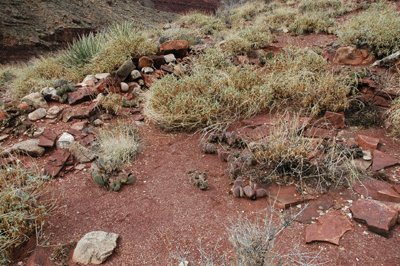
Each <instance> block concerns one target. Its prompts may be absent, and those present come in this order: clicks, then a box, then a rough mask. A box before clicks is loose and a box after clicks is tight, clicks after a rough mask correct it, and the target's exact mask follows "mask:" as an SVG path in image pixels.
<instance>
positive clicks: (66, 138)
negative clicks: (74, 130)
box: [57, 132, 75, 149]
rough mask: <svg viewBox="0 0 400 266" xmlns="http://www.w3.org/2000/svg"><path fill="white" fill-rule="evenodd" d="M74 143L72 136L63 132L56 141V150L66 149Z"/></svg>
mask: <svg viewBox="0 0 400 266" xmlns="http://www.w3.org/2000/svg"><path fill="white" fill-rule="evenodd" d="M74 141H75V138H74V136H72V135H71V134H69V133H66V132H64V133H63V134H62V135H61V137H60V138H59V139H58V141H57V148H60V149H68V148H69V146H70V145H71V143H72V142H74Z"/></svg>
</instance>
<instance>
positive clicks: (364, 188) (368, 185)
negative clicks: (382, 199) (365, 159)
mask: <svg viewBox="0 0 400 266" xmlns="http://www.w3.org/2000/svg"><path fill="white" fill-rule="evenodd" d="M391 188H392V186H391V185H390V184H389V183H387V182H384V181H380V180H376V179H370V180H365V181H362V182H361V181H358V182H357V183H356V184H354V186H353V189H354V190H355V191H356V192H357V193H360V194H361V195H363V196H364V197H371V198H373V199H378V191H383V190H386V189H391Z"/></svg>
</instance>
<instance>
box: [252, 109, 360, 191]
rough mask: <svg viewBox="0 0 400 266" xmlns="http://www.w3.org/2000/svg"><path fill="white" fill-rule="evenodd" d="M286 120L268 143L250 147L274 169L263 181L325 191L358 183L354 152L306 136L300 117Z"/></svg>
mask: <svg viewBox="0 0 400 266" xmlns="http://www.w3.org/2000/svg"><path fill="white" fill-rule="evenodd" d="M282 117H283V118H282V119H281V121H279V122H278V123H277V125H276V126H274V127H272V128H271V131H270V134H269V136H268V137H267V138H266V139H265V140H261V141H258V142H253V143H251V144H249V148H250V149H251V151H252V153H253V156H254V158H255V159H256V160H257V161H258V162H259V163H260V165H263V166H265V167H266V168H267V169H270V171H269V173H268V174H267V175H265V176H264V177H263V180H261V181H266V180H271V179H272V180H279V181H281V182H284V183H286V184H292V183H297V184H298V185H299V186H300V187H301V189H304V188H305V187H306V186H311V187H314V188H317V189H319V190H321V191H323V190H324V189H327V188H330V187H332V186H334V187H335V186H339V185H345V186H351V185H352V184H354V183H355V181H356V180H357V179H358V178H359V176H360V174H361V172H360V170H359V169H357V167H356V166H355V165H354V163H353V158H354V157H353V152H352V150H349V149H347V148H345V147H344V146H340V145H337V144H336V143H333V144H330V143H328V142H322V141H319V140H316V139H313V138H307V137H304V136H303V132H304V129H305V124H304V122H303V123H302V122H301V120H300V119H299V117H298V116H296V115H290V114H284V115H283V116H282Z"/></svg>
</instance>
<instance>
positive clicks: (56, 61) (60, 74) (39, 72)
mask: <svg viewBox="0 0 400 266" xmlns="http://www.w3.org/2000/svg"><path fill="white" fill-rule="evenodd" d="M14 73H15V79H13V80H12V81H11V83H10V89H11V92H12V95H13V97H14V98H15V99H19V98H21V97H23V96H25V95H27V94H29V93H31V92H36V91H39V90H40V89H42V88H43V87H46V86H49V85H51V84H52V82H53V80H54V79H58V78H67V79H70V80H75V81H76V80H77V78H79V77H80V73H78V72H77V71H76V70H75V69H69V68H66V67H65V66H64V65H63V62H62V60H61V57H60V55H50V56H47V57H39V58H35V59H32V60H30V61H29V62H28V63H27V64H24V65H20V66H18V67H16V68H14Z"/></svg>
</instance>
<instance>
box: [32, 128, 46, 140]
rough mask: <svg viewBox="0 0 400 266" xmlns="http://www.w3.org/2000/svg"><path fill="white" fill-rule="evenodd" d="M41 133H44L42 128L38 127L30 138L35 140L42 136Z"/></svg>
mask: <svg viewBox="0 0 400 266" xmlns="http://www.w3.org/2000/svg"><path fill="white" fill-rule="evenodd" d="M43 132H44V127H39V128H38V129H36V131H35V132H33V135H32V136H33V137H34V138H37V137H39V136H41V135H42V134H43Z"/></svg>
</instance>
